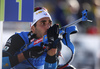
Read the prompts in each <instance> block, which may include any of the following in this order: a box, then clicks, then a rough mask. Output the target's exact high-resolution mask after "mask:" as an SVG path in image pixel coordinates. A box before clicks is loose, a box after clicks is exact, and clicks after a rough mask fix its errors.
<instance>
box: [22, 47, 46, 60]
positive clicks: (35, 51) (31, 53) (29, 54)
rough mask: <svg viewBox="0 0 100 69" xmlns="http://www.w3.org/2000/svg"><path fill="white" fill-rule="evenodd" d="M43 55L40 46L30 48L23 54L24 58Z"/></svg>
mask: <svg viewBox="0 0 100 69" xmlns="http://www.w3.org/2000/svg"><path fill="white" fill-rule="evenodd" d="M43 53H44V49H43V48H42V47H40V46H35V47H32V48H30V49H28V50H26V51H24V52H23V54H24V56H25V58H26V59H27V58H38V57H39V56H41V55H42V54H43Z"/></svg>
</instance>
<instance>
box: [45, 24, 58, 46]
mask: <svg viewBox="0 0 100 69" xmlns="http://www.w3.org/2000/svg"><path fill="white" fill-rule="evenodd" d="M58 35H59V25H57V24H54V25H53V26H52V27H50V28H49V29H48V30H47V38H48V44H49V47H50V48H56V45H55V46H54V45H53V44H54V41H55V40H56V39H58Z"/></svg>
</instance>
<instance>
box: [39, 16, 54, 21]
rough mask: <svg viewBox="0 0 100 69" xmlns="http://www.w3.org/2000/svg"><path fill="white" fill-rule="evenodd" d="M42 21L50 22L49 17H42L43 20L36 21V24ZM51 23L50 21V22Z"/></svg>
mask: <svg viewBox="0 0 100 69" xmlns="http://www.w3.org/2000/svg"><path fill="white" fill-rule="evenodd" d="M42 20H46V21H49V20H51V19H50V18H49V17H44V18H41V19H40V20H38V21H37V22H40V21H42ZM51 21H52V20H51Z"/></svg>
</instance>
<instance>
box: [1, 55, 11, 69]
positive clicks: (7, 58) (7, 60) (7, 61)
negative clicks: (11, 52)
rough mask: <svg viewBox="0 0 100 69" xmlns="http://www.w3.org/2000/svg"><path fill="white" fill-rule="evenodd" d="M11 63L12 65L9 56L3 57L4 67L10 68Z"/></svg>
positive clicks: (4, 68)
mask: <svg viewBox="0 0 100 69" xmlns="http://www.w3.org/2000/svg"><path fill="white" fill-rule="evenodd" d="M10 68H11V65H10V61H9V57H2V69H10Z"/></svg>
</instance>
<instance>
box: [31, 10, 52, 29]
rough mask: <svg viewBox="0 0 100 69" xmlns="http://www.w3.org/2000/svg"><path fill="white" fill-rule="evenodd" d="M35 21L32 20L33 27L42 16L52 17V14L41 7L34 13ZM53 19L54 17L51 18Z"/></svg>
mask: <svg viewBox="0 0 100 69" xmlns="http://www.w3.org/2000/svg"><path fill="white" fill-rule="evenodd" d="M33 16H34V17H33V22H31V25H30V26H31V27H32V26H33V25H34V24H35V23H36V22H37V21H38V20H39V19H41V18H44V17H49V18H50V19H51V16H50V14H49V13H48V12H47V11H46V10H45V9H40V10H38V11H36V12H34V14H33ZM51 20H52V19H51Z"/></svg>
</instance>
